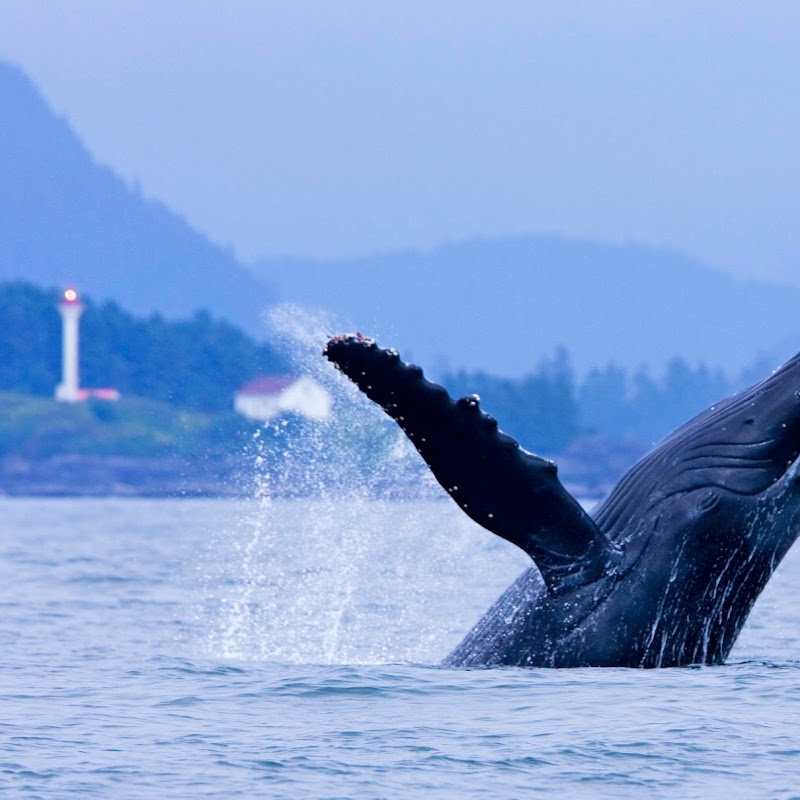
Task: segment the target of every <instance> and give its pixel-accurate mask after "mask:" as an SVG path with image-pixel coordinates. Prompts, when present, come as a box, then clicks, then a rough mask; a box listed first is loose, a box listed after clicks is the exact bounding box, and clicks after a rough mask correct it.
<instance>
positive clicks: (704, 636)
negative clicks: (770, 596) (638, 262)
mask: <svg viewBox="0 0 800 800" xmlns="http://www.w3.org/2000/svg"><path fill="white" fill-rule="evenodd" d="M324 352H325V355H326V356H327V358H328V359H330V360H331V361H332V362H333V363H334V364H335V365H336V366H337V367H338V368H339V369H340V370H341V371H342V372H344V373H345V374H346V375H347V376H348V377H349V378H350V379H351V380H353V381H354V382H355V383H356V385H357V386H358V387H359V388H360V389H361V390H362V391H363V392H364V393H365V394H366V395H367V396H368V397H369V398H370V399H372V400H374V401H375V402H376V403H378V404H379V405H380V406H381V407H382V408H383V409H384V411H385V412H386V413H387V414H389V415H390V416H391V417H392V418H393V419H394V420H395V421H396V422H397V423H398V424H399V425H400V426H401V427H402V428H403V430H404V431H405V433H406V435H407V436H408V437H409V439H410V440H411V442H412V443H413V444H414V445H415V447H416V448H417V450H418V451H419V452H420V454H421V455H422V457H423V458H424V459H425V461H426V462H427V463H428V465H429V467H430V468H431V471H432V472H433V474H434V476H435V477H436V479H437V480H438V481H439V483H441V485H442V486H443V487H444V488H445V489H446V490H447V491H448V492H449V494H450V496H451V497H452V498H453V500H454V501H455V502H456V503H457V504H458V505H459V507H461V508H462V510H463V511H464V512H465V513H467V514H468V515H469V516H470V517H472V519H474V520H475V521H476V522H478V523H479V524H481V525H482V526H483V527H485V528H487V529H488V530H490V531H492V532H493V533H495V534H497V535H499V536H501V537H503V538H504V539H507V540H508V541H510V542H513V543H514V544H516V545H517V546H518V547H521V548H522V549H523V550H525V552H526V553H528V554H529V555H530V557H531V558H532V560H533V562H534V566H532V567H530V568H529V569H528V570H526V571H525V572H524V573H523V574H522V575H521V576H520V577H519V578H518V579H517V580H516V581H515V582H514V583H513V584H512V585H511V586H510V587H509V588H508V589H507V590H506V591H505V593H504V594H503V595H502V596H501V597H500V598H499V599H498V600H497V601H496V602H495V603H494V605H493V606H492V607H491V608H490V609H489V610H488V611H487V612H486V614H485V615H484V616H483V617H482V618H481V619H480V620H479V621H478V623H477V624H476V625H475V627H474V628H473V629H472V630H471V631H470V632H469V633H468V634H467V636H466V637H465V639H464V640H463V641H462V642H461V644H459V645H458V646H457V647H456V649H455V650H454V651H453V652H452V653H451V654H450V655H449V656H448V657H447V658H446V659H445V660H444V662H443V666H446V667H491V666H502V665H505V666H531V667H589V666H607V667H668V666H682V665H689V664H722V663H723V662H724V661H725V659H726V657H727V656H728V654H729V653H730V650H731V648H732V647H733V644H734V642H735V641H736V638H737V636H738V635H739V632H740V631H741V629H742V626H743V625H744V623H745V620H746V619H747V616H748V614H749V613H750V610H751V608H752V607H753V604H754V603H755V601H756V599H757V598H758V595H759V594H760V592H761V591H762V590H763V588H764V586H766V584H767V582H768V580H769V578H770V577H771V575H772V574H773V572H774V571H775V569H776V567H777V565H778V564H779V563H780V561H781V559H782V558H783V556H784V555H785V554H786V553H787V552H788V550H789V548H790V547H791V546H792V544H793V543H794V541H795V539H796V538H797V536H798V533H800V478H799V477H798V466H799V464H800V460H799V459H798V457H799V456H800V355H798V356H795V357H794V358H793V359H791V360H790V361H788V362H787V363H786V364H784V366H782V367H781V368H780V369H779V370H776V371H775V372H774V373H773V374H772V375H770V376H769V377H767V378H766V379H765V380H763V381H762V382H760V383H758V384H756V385H755V386H753V387H751V388H749V389H747V390H746V391H744V392H741V393H739V394H738V395H735V396H733V397H731V398H728V399H727V400H723V401H722V402H720V403H718V404H716V405H714V406H712V407H711V408H709V409H707V410H706V411H704V412H703V413H701V414H699V415H698V416H696V417H695V418H694V419H692V420H690V421H689V422H687V423H686V424H685V425H683V426H682V427H681V428H679V429H678V430H676V431H675V432H674V433H672V434H671V435H670V436H669V437H667V438H666V439H665V440H664V441H663V442H662V443H661V444H659V445H658V446H657V447H656V448H655V449H654V450H652V451H651V452H650V453H649V454H648V455H646V456H645V457H644V458H643V459H641V460H640V461H639V462H638V463H637V464H636V465H634V466H633V467H632V468H631V469H630V470H629V471H628V472H627V473H626V474H625V475H624V476H623V478H622V479H621V480H620V481H619V483H618V484H617V486H616V487H615V489H614V490H613V491H612V492H611V494H610V495H609V496H608V498H607V499H606V500H605V501H604V502H603V503H602V504H601V505H600V506H599V507H597V508H596V509H595V511H594V513H593V514H592V515H591V516H589V515H588V514H587V513H586V512H584V511H583V510H582V509H581V507H580V506H579V504H578V503H577V501H576V500H575V499H574V498H573V497H572V496H571V495H570V494H569V493H568V492H567V491H566V489H564V487H563V486H562V484H561V483H560V481H559V480H558V477H557V470H556V466H555V464H553V463H552V462H551V461H547V460H545V459H542V458H539V457H538V456H535V455H533V454H531V453H528V452H527V451H525V450H524V449H522V448H521V447H519V445H518V444H517V443H516V442H515V441H514V440H513V439H512V438H511V437H509V436H506V435H505V434H503V433H502V432H500V431H499V430H498V427H497V423H496V422H495V420H494V419H493V418H491V417H489V416H488V415H487V414H485V413H483V412H482V411H481V410H480V407H479V401H478V398H476V397H474V396H473V397H467V398H462V399H461V400H457V401H454V400H452V399H451V398H450V397H449V395H448V394H447V392H446V391H445V389H443V388H442V387H441V386H437V385H436V384H434V383H431V382H429V381H427V380H426V379H425V378H424V376H423V375H422V371H421V370H420V368H419V367H416V366H414V365H410V364H407V363H405V362H403V361H402V360H401V359H400V358H399V356H398V354H397V353H396V352H395V351H394V350H384V349H382V348H380V347H378V346H377V345H376V344H375V342H373V341H372V340H371V339H368V338H366V337H363V336H361V335H360V334H354V335H345V336H338V337H336V338H334V339H331V341H330V342H329V343H328V345H327V346H326V348H325V351H324Z"/></svg>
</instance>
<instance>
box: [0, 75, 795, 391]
mask: <svg viewBox="0 0 800 800" xmlns="http://www.w3.org/2000/svg"><path fill="white" fill-rule="evenodd" d="M131 135H136V136H146V135H147V131H146V130H141V131H134V132H132V133H131ZM9 279H24V280H28V281H31V282H34V283H37V284H39V285H44V286H53V285H59V284H62V285H63V284H66V283H75V284H76V285H77V286H78V288H80V289H81V290H83V291H85V292H87V293H89V294H91V295H92V296H94V297H95V298H96V299H98V300H103V299H109V298H110V299H114V300H116V301H118V302H120V303H121V304H122V305H123V306H124V307H125V308H126V309H130V310H131V311H132V312H134V313H149V312H152V311H160V312H162V313H165V314H167V315H168V316H171V317H175V316H179V317H187V316H190V315H191V314H192V313H193V312H194V311H196V310H197V309H201V308H206V309H209V310H211V311H212V312H213V313H214V314H215V315H218V316H221V317H223V318H226V319H228V320H230V321H233V322H236V323H237V324H239V325H242V326H244V327H245V328H247V329H248V330H249V331H250V332H258V333H262V332H263V331H262V323H261V316H262V313H263V311H264V309H265V308H266V306H267V305H268V304H269V303H270V301H272V300H275V299H280V300H288V301H293V302H296V303H299V304H300V305H304V306H308V307H311V308H321V309H326V310H328V311H330V312H331V313H332V314H333V316H334V317H335V318H336V319H337V320H338V321H337V322H335V323H332V330H331V332H332V333H333V332H335V330H336V329H338V328H358V329H361V330H363V331H364V332H368V333H371V334H374V335H376V336H379V337H380V338H381V340H382V341H383V342H385V343H387V344H393V345H395V346H397V347H398V348H400V349H401V351H402V353H403V355H404V356H405V357H406V358H412V359H414V360H416V361H419V362H420V363H422V364H423V365H424V366H425V367H426V369H427V370H428V371H429V373H431V374H432V375H434V376H436V375H442V374H444V373H445V372H448V371H452V370H454V369H461V368H463V369H466V370H484V371H487V372H490V373H492V374H495V375H508V376H519V375H522V374H526V373H529V372H530V371H531V370H532V369H533V368H535V366H536V365H537V364H538V363H539V361H540V360H541V358H542V357H544V356H550V355H552V353H553V352H554V351H555V349H556V348H557V347H558V346H560V345H563V346H565V347H566V348H567V350H568V351H569V354H570V356H571V358H572V362H573V364H574V365H575V366H576V367H577V368H578V370H579V371H580V372H586V371H587V370H589V369H590V368H591V367H593V366H597V365H602V364H606V363H608V362H610V361H614V362H617V363H619V364H621V365H623V366H625V367H628V368H635V367H636V366H638V365H639V364H641V363H648V364H650V365H653V366H655V367H656V369H658V368H660V367H661V366H662V365H663V364H665V363H666V362H667V360H668V359H669V358H671V357H673V356H675V355H681V356H684V357H686V358H687V359H689V360H690V361H692V362H694V363H697V362H706V363H708V364H710V365H714V366H721V367H723V368H724V369H725V370H726V371H727V372H728V373H729V374H731V375H737V374H739V373H740V372H741V370H742V368H743V367H744V366H746V365H747V364H749V363H751V362H752V361H753V359H754V358H755V357H756V355H758V354H759V353H762V352H765V353H767V354H768V356H769V358H770V359H771V360H772V361H773V362H775V363H777V361H779V360H780V359H781V358H784V357H786V356H788V355H790V354H791V353H792V352H793V351H794V350H795V349H797V347H798V343H799V342H800V323H798V321H797V309H798V308H800V289H798V288H792V287H783V286H774V285H770V284H764V283H756V282H751V283H743V282H740V281H737V280H736V279H734V278H732V277H730V276H728V275H727V274H725V273H723V272H720V271H717V270H714V269H711V268H709V267H708V266H706V265H704V264H702V263H700V262H698V261H696V260H694V259H692V258H690V257H688V256H685V255H682V254H680V253H677V252H675V251H672V250H669V249H667V248H656V247H645V246H642V245H635V244H621V245H611V244H602V243H599V242H592V241H580V240H568V239H562V238H559V237H557V236H529V237H508V238H496V239H485V240H478V241H471V242H463V243H458V244H451V245H445V246H441V247H438V248H435V249H434V250H431V251H430V252H426V253H420V252H413V251H408V252H401V253H390V254H383V255H376V256H374V257H369V258H362V259H353V260H349V261H313V260H306V259H278V258H275V259H267V260H264V261H261V262H259V263H258V264H256V265H254V266H253V267H252V269H250V270H248V269H245V268H243V267H242V266H241V264H240V263H239V262H238V261H237V259H236V258H235V257H234V255H233V254H232V253H231V252H230V251H229V250H227V249H225V248H223V247H220V246H218V245H216V244H214V243H213V242H211V241H210V240H209V239H208V238H206V237H205V236H203V235H202V234H201V233H199V232H197V231H196V230H194V229H193V228H192V227H191V226H190V225H189V224H188V223H187V222H186V221H185V220H184V219H183V218H182V217H180V216H179V215H178V214H176V213H174V212H172V211H171V210H169V209H168V208H167V207H166V206H164V205H163V204H161V203H159V202H157V201H154V200H149V199H146V198H144V197H143V196H142V195H141V193H140V192H139V191H138V190H136V189H134V188H131V187H130V186H128V185H127V184H126V183H125V182H124V181H122V180H121V179H120V178H119V177H118V176H116V175H115V174H114V172H113V171H112V170H111V169H109V168H107V167H103V166H100V165H98V164H97V163H96V162H95V161H94V160H93V159H92V157H91V155H90V153H89V152H88V150H87V149H86V147H85V146H84V145H83V144H82V142H81V141H80V140H79V139H78V137H77V136H76V135H75V133H74V132H73V131H72V129H71V128H70V126H69V124H68V123H67V122H66V121H65V120H64V119H63V118H61V117H58V116H57V115H56V114H54V113H53V111H52V110H51V109H50V108H49V107H48V106H47V104H46V103H45V102H44V100H43V99H42V97H41V96H40V94H39V92H38V91H37V89H36V88H35V86H34V85H33V84H32V82H31V81H30V80H29V79H28V78H26V77H25V76H24V75H23V74H22V72H20V71H19V70H18V69H17V68H16V67H13V66H11V65H9V64H7V63H4V62H1V61H0V280H9ZM268 287H269V288H268ZM272 287H274V288H275V289H276V290H277V296H276V295H275V294H274V293H273V292H272V291H271V288H272Z"/></svg>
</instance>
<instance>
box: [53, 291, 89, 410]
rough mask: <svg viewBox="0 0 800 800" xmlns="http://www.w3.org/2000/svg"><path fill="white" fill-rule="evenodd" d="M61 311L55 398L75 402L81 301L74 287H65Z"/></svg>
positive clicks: (78, 389)
mask: <svg viewBox="0 0 800 800" xmlns="http://www.w3.org/2000/svg"><path fill="white" fill-rule="evenodd" d="M58 310H59V312H60V313H61V383H60V384H59V385H58V386H56V400H61V401H62V402H64V403H76V402H78V400H82V399H83V398H82V397H81V396H80V380H79V378H78V326H79V323H80V318H81V314H82V313H83V303H81V301H80V300H79V299H78V293H77V292H76V291H75V290H74V289H67V290H66V291H65V292H64V296H63V297H62V298H61V302H60V303H59V304H58Z"/></svg>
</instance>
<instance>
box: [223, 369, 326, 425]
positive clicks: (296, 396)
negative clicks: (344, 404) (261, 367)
mask: <svg viewBox="0 0 800 800" xmlns="http://www.w3.org/2000/svg"><path fill="white" fill-rule="evenodd" d="M233 407H234V409H235V410H236V411H238V412H239V413H240V414H242V415H243V416H245V417H247V418H248V419H255V420H259V421H261V422H268V421H269V420H271V419H272V418H273V417H277V416H278V415H279V414H282V413H284V412H287V411H293V412H295V413H297V414H302V415H303V416H304V417H307V418H308V419H327V418H328V417H330V415H331V398H330V395H329V394H328V393H327V392H326V391H325V389H323V388H322V386H320V385H319V384H318V383H317V382H316V381H315V380H314V379H313V378H309V377H308V376H307V375H303V376H302V377H299V378H297V377H294V376H291V375H270V376H265V377H262V378H255V379H254V380H252V381H250V382H248V383H246V384H245V385H244V386H242V388H241V389H239V391H238V392H237V393H236V394H235V395H234V399H233Z"/></svg>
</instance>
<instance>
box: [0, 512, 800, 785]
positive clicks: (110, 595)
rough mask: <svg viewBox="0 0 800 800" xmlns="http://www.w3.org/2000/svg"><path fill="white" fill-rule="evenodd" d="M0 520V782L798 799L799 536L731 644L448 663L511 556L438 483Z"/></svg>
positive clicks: (499, 585)
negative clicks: (557, 664) (538, 664)
mask: <svg viewBox="0 0 800 800" xmlns="http://www.w3.org/2000/svg"><path fill="white" fill-rule="evenodd" d="M0 520H2V523H1V524H2V537H0V608H1V609H2V613H1V615H0V653H2V656H1V657H0V796H2V797H3V798H5V797H9V798H13V797H25V798H37V797H41V798H61V797H63V798H72V797H103V798H108V797H124V798H184V797H185V798H202V797H214V798H219V797H279V798H284V797H298V798H300V797H302V798H307V797H310V798H415V799H416V798H419V797H430V798H455V797H458V798H473V797H474V798H487V797H489V798H494V797H497V798H518V797H545V796H547V797H553V796H556V797H577V798H581V797H587V798H588V797H615V798H628V797H630V798H633V797H636V798H641V797H648V798H674V797H682V798H691V797H703V798H708V797H725V798H739V797H742V798H748V797H753V798H796V797H800V780H798V778H799V777H800V601H799V600H798V585H800V551H796V552H792V553H790V555H789V556H788V557H787V559H786V560H785V562H784V564H783V565H782V566H781V568H780V570H779V572H778V574H776V576H775V577H774V579H773V581H772V582H771V584H770V586H769V587H768V589H767V591H766V592H765V593H764V595H763V596H762V597H761V599H760V600H759V602H758V605H757V607H756V609H755V610H754V612H753V614H752V616H751V618H750V620H749V622H748V624H747V626H746V628H745V630H744V633H743V635H742V636H741V639H740V641H739V643H738V644H737V646H736V648H735V651H734V653H733V656H732V658H731V660H730V663H729V665H727V666H725V667H713V668H708V667H707V668H683V669H669V670H650V671H642V670H620V669H583V670H527V669H495V670H476V671H455V670H443V669H439V668H438V667H437V666H436V664H437V662H438V661H439V659H440V658H441V657H442V656H444V655H445V654H446V653H447V652H448V650H449V649H450V648H451V647H452V646H453V645H455V644H456V643H457V642H458V640H459V639H460V637H461V636H462V635H463V634H464V633H465V632H466V630H467V629H468V628H469V627H470V626H471V625H472V623H473V622H474V621H475V620H476V619H477V617H478V616H479V615H480V614H481V613H482V611H484V610H485V608H486V607H487V606H488V605H489V604H490V603H491V602H492V601H493V600H494V599H495V597H496V596H497V595H498V594H499V593H500V591H501V590H502V589H504V588H505V587H506V586H507V585H508V583H509V582H510V581H511V580H512V579H513V578H514V576H515V575H516V574H517V573H518V572H519V571H521V570H522V569H523V568H524V567H525V566H526V558H525V557H524V556H523V555H521V554H520V553H517V552H516V551H515V550H514V549H513V548H512V547H511V546H508V545H506V544H505V543H504V542H502V541H500V540H498V539H496V538H495V537H492V536H490V535H489V534H486V533H485V532H483V531H482V530H481V529H480V528H478V527H477V526H475V525H473V524H472V523H471V522H470V521H469V520H467V519H466V518H465V517H463V515H461V514H460V513H459V512H458V510H457V509H456V508H455V507H453V506H452V505H450V504H448V503H446V502H437V501H431V502H427V503H407V502H394V503H389V502H374V501H373V502H371V501H366V500H358V499H357V498H346V497H345V498H338V499H337V498H328V499H326V500H324V501H300V500H296V501H273V502H271V501H267V500H261V501H253V502H250V503H238V502H233V501H212V500H173V501H146V500H119V499H114V500H69V499H63V500H61V499H60V500H28V499H2V500H0Z"/></svg>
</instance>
